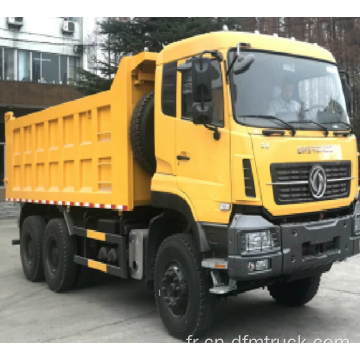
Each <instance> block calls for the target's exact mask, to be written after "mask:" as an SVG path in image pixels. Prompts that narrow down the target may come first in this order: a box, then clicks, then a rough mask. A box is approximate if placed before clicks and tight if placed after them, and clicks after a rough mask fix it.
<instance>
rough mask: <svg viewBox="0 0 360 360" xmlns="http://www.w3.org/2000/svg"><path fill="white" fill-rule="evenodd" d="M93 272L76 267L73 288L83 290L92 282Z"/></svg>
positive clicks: (84, 267) (82, 267)
mask: <svg viewBox="0 0 360 360" xmlns="http://www.w3.org/2000/svg"><path fill="white" fill-rule="evenodd" d="M95 271H96V270H93V269H90V268H88V267H86V266H83V265H77V269H76V278H75V283H74V286H75V287H76V288H77V289H82V288H85V287H87V286H89V285H91V283H92V282H93V281H94V275H95Z"/></svg>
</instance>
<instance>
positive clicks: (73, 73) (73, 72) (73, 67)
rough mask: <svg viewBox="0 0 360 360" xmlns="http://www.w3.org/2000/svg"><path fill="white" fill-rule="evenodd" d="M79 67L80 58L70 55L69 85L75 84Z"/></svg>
mask: <svg viewBox="0 0 360 360" xmlns="http://www.w3.org/2000/svg"><path fill="white" fill-rule="evenodd" d="M78 67H79V58H77V57H74V56H69V77H68V81H69V85H74V84H75V83H76V79H77V68H78Z"/></svg>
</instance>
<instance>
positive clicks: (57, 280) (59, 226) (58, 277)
mask: <svg viewBox="0 0 360 360" xmlns="http://www.w3.org/2000/svg"><path fill="white" fill-rule="evenodd" d="M75 254H76V240H75V239H74V238H72V237H71V236H70V235H69V232H68V229H67V227H66V223H65V220H64V219H53V220H50V221H49V223H48V224H47V226H46V229H45V235H44V241H43V264H44V273H45V278H46V282H47V284H48V286H49V288H50V290H52V291H54V292H61V291H66V290H69V289H70V288H72V287H73V285H74V283H75V280H76V269H77V267H76V264H75V263H74V255H75Z"/></svg>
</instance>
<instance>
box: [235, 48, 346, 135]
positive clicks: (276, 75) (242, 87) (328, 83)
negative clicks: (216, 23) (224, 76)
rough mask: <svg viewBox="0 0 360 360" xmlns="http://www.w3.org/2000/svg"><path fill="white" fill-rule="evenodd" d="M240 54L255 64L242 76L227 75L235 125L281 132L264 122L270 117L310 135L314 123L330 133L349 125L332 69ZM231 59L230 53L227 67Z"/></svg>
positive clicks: (323, 64)
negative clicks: (308, 131)
mask: <svg viewBox="0 0 360 360" xmlns="http://www.w3.org/2000/svg"><path fill="white" fill-rule="evenodd" d="M242 52H243V54H244V55H248V54H253V55H254V57H255V61H254V62H253V64H252V65H251V66H250V68H249V69H248V70H246V71H245V72H243V73H242V74H239V75H234V73H233V72H231V75H230V77H231V94H232V101H233V110H234V116H235V119H236V121H238V122H240V123H243V124H246V125H251V126H259V127H283V126H284V125H281V124H280V123H276V122H274V121H271V120H270V119H269V117H276V118H278V119H281V120H283V121H286V122H289V123H290V122H291V123H293V124H292V125H293V126H294V127H297V128H306V129H313V130H315V129H316V130H318V129H319V127H318V126H316V124H314V122H315V123H318V124H320V125H323V126H326V127H327V128H329V129H332V128H333V129H334V130H335V129H339V128H345V127H346V124H349V119H348V115H347V112H346V103H345V99H344V95H343V91H342V86H341V81H340V76H339V73H338V69H337V66H336V65H333V64H330V63H326V62H321V61H317V60H312V59H307V58H299V57H294V56H288V55H280V54H275V53H272V54H271V53H264V52H257V51H252V52H251V51H243V50H242ZM234 56H235V51H230V53H229V63H230V64H231V62H232V61H233V58H234ZM261 117H265V118H261ZM266 117H268V119H266ZM342 124H344V125H342Z"/></svg>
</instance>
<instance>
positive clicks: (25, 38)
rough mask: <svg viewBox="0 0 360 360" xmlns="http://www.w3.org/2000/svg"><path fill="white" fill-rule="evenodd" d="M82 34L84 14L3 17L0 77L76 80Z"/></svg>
mask: <svg viewBox="0 0 360 360" xmlns="http://www.w3.org/2000/svg"><path fill="white" fill-rule="evenodd" d="M83 38H84V33H83V18H79V17H68V18H61V17H15V18H9V17H0V80H10V81H11V80H12V81H14V80H15V81H30V82H35V83H52V84H70V85H71V84H73V83H74V82H76V69H77V68H78V67H83V63H84V64H86V61H84V59H83V51H82V50H83V47H82V45H83Z"/></svg>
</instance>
